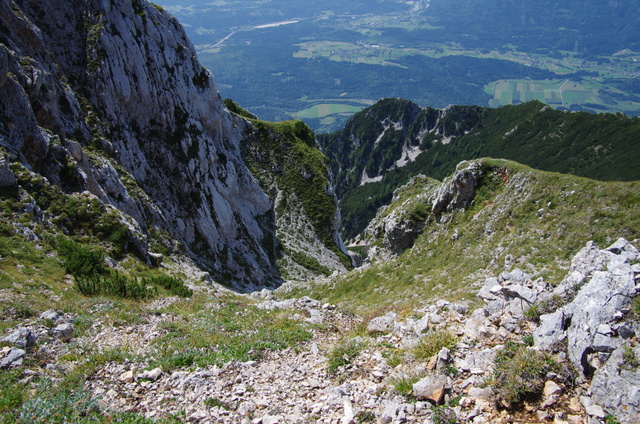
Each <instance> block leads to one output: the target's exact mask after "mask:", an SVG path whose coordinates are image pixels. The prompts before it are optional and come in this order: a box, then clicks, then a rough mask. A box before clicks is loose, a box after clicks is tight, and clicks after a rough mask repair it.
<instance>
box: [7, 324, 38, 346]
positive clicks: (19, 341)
mask: <svg viewBox="0 0 640 424" xmlns="http://www.w3.org/2000/svg"><path fill="white" fill-rule="evenodd" d="M2 341H3V342H5V343H9V344H11V345H13V346H15V347H18V348H20V349H24V350H27V351H28V350H29V349H31V348H32V347H34V346H35V345H36V335H35V334H34V333H33V332H32V331H31V330H29V329H28V328H18V329H16V330H14V331H13V332H12V333H11V334H9V335H8V336H6V337H5V338H3V339H2Z"/></svg>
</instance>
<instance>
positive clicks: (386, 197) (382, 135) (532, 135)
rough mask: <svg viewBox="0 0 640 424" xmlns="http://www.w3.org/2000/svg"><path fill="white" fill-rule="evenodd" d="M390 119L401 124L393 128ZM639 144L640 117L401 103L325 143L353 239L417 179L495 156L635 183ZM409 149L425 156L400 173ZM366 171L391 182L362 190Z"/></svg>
mask: <svg viewBox="0 0 640 424" xmlns="http://www.w3.org/2000/svg"><path fill="white" fill-rule="evenodd" d="M385 120H386V121H387V122H396V123H398V124H396V126H395V127H389V126H388V125H387V126H386V127H385V126H384V125H383V122H385ZM387 127H388V128H387ZM398 127H400V129H397V128H398ZM425 129H427V130H428V131H425ZM638 140H640V118H637V117H633V118H629V117H626V116H624V115H622V114H598V115H594V114H589V113H586V112H562V111H557V110H553V109H551V108H549V107H547V106H545V105H544V104H542V103H540V102H537V101H532V102H528V103H525V104H522V105H517V106H505V107H502V108H498V109H489V108H481V107H477V106H456V107H453V108H449V109H447V111H446V112H445V113H444V114H441V116H439V115H438V111H437V110H435V109H432V108H425V109H420V108H418V107H417V106H416V105H414V104H413V103H411V102H408V101H406V100H401V99H386V100H382V101H380V102H378V103H377V104H376V105H374V106H372V107H371V108H368V109H365V110H364V111H362V112H360V113H358V114H356V115H355V116H354V117H353V118H352V119H351V121H350V122H349V123H348V124H347V126H346V127H345V129H344V130H343V131H340V132H336V133H333V134H329V135H324V136H321V137H319V141H320V143H321V145H322V147H323V149H324V151H325V152H327V154H328V155H329V157H330V159H331V161H332V167H333V170H334V174H335V175H336V176H337V178H336V192H337V194H338V197H339V199H340V207H341V210H342V216H343V236H344V237H345V239H349V238H353V237H355V236H356V235H357V234H359V233H360V232H361V231H362V230H363V229H364V227H365V226H366V225H367V223H368V222H369V221H370V220H371V218H373V216H374V214H375V211H376V210H377V209H378V208H379V207H380V206H382V205H384V204H386V203H388V202H389V201H390V199H391V194H392V192H393V190H395V189H396V188H397V187H399V186H400V185H402V184H404V183H406V182H407V181H409V179H410V178H411V177H412V176H414V175H417V174H424V175H427V176H431V177H434V178H444V177H445V176H446V175H448V174H450V173H451V172H453V170H454V169H455V166H456V165H457V164H458V163H459V162H460V161H462V160H468V159H474V158H480V157H487V156H488V157H500V158H505V159H510V160H514V161H518V162H520V163H523V164H526V165H529V166H532V167H534V168H537V169H541V170H547V171H555V172H562V173H567V174H573V175H578V176H583V177H589V178H594V179H598V180H605V181H616V180H618V181H633V180H639V179H640V168H638V167H637V166H635V164H636V163H637V162H638V161H639V160H640V145H639V144H638ZM403 145H404V146H405V147H414V148H419V149H420V150H421V151H422V153H421V154H420V155H419V156H417V157H416V158H415V160H414V161H413V162H409V163H408V164H407V165H405V166H403V167H397V166H395V165H394V164H395V163H396V161H398V160H400V159H401V158H402V157H403V155H404V153H403ZM405 150H406V149H405ZM363 170H366V172H367V175H368V176H369V177H375V176H380V177H383V178H382V179H381V180H380V181H376V182H371V183H367V184H364V185H361V180H360V176H361V175H362V171H363Z"/></svg>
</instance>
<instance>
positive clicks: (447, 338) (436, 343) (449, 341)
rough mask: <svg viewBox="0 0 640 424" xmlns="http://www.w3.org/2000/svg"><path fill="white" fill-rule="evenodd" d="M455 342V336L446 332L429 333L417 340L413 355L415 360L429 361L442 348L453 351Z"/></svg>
mask: <svg viewBox="0 0 640 424" xmlns="http://www.w3.org/2000/svg"><path fill="white" fill-rule="evenodd" d="M456 342H457V339H456V338H455V336H454V335H453V334H451V333H449V332H448V331H431V332H429V333H427V334H425V335H424V336H422V337H421V338H420V340H418V343H417V344H416V345H415V346H414V348H413V354H414V356H415V357H416V359H422V360H425V359H429V358H431V357H432V356H433V355H435V354H437V353H438V352H440V350H441V349H442V348H443V347H446V348H447V349H453V348H454V347H455V346H456Z"/></svg>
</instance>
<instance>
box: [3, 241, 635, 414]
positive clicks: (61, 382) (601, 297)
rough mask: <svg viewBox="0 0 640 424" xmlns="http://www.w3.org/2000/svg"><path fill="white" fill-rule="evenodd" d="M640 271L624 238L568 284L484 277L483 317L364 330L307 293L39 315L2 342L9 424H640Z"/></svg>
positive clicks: (411, 313) (398, 320) (382, 318)
mask: <svg viewBox="0 0 640 424" xmlns="http://www.w3.org/2000/svg"><path fill="white" fill-rule="evenodd" d="M639 259H640V252H639V251H638V249H637V248H636V247H635V246H634V245H632V244H631V243H629V242H628V241H626V240H624V239H619V240H617V241H616V242H615V243H614V244H612V245H611V246H609V247H608V248H606V249H603V250H600V249H598V248H597V247H596V246H595V245H594V243H592V242H589V243H587V244H586V246H585V247H583V248H582V249H581V250H580V252H578V254H577V255H576V256H575V257H574V258H573V259H572V261H571V267H570V271H569V273H568V274H567V275H566V277H565V278H564V279H563V280H562V282H561V284H559V285H558V286H557V287H555V288H554V287H553V286H551V285H550V284H549V283H548V282H547V281H545V280H544V279H543V278H535V277H534V276H532V275H530V274H528V273H526V272H524V271H522V270H521V269H518V268H513V269H511V270H510V272H503V273H500V274H499V275H496V276H493V277H488V278H486V279H485V280H484V281H483V283H482V288H481V290H480V292H479V295H478V296H479V298H480V299H481V300H482V304H480V305H476V306H477V307H476V309H473V310H472V308H470V304H469V303H468V302H454V303H452V302H449V301H446V300H443V299H440V300H438V301H433V303H431V304H430V305H427V306H424V307H419V308H415V309H410V310H407V309H404V310H395V311H388V310H380V311H379V312H378V313H377V314H375V315H374V316H372V317H369V318H365V319H363V318H359V317H356V316H354V315H353V314H347V313H345V312H343V311H340V310H339V309H336V308H335V306H334V305H331V304H328V303H323V302H319V301H316V300H312V299H310V298H307V297H304V298H299V299H288V300H280V301H278V300H276V299H275V298H273V295H272V294H271V292H269V291H267V290H265V291H263V292H262V293H260V294H255V295H254V296H253V299H247V298H245V299H241V298H240V297H239V296H238V295H236V294H231V293H227V292H225V291H223V290H212V289H206V290H204V291H199V292H197V293H195V294H194V296H193V297H192V299H179V298H176V297H169V298H162V299H156V300H152V301H148V302H143V303H140V304H129V305H127V304H124V303H122V302H120V301H113V300H106V299H104V298H102V299H101V298H92V299H85V300H81V301H80V302H81V303H83V305H82V306H84V308H85V309H82V308H70V309H69V312H66V313H63V312H62V311H60V310H57V309H48V310H45V311H42V312H39V311H34V310H32V311H31V315H30V316H28V317H23V318H21V319H19V320H18V321H17V323H18V325H16V326H15V327H13V328H10V329H8V331H7V336H5V337H4V338H3V343H4V344H5V346H6V347H4V348H3V349H2V350H1V351H0V355H1V356H2V359H1V361H2V362H1V365H2V367H3V368H4V369H3V371H2V372H1V373H0V379H1V380H2V381H3V383H4V384H3V385H2V386H1V388H0V400H1V401H2V402H0V416H1V417H2V418H3V419H4V420H5V421H4V422H19V423H26V422H121V423H145V424H146V423H149V424H152V423H157V422H160V423H177V422H196V423H214V422H218V423H220V422H221V423H257V424H260V423H262V424H265V423H282V424H285V423H287V424H288V423H298V422H304V421H307V422H324V423H336V424H337V423H367V422H370V423H376V422H377V423H423V424H424V423H428V424H431V423H434V424H444V423H456V422H473V423H476V424H481V423H504V424H506V423H513V422H521V423H543V422H555V423H590V424H596V423H610V422H619V423H634V422H636V421H635V420H636V418H637V416H638V413H639V412H640V402H639V401H638V398H637V386H636V384H637V381H638V378H639V377H640V375H639V374H640V365H639V364H640V349H639V347H638V338H639V334H640V325H639V324H638V322H639V320H638V315H639V314H640V304H639V303H638V299H639V298H638V297H637V296H638V291H639V290H640V286H639V285H638V276H639V275H640V268H639V266H638V260H639ZM3 294H4V295H5V296H6V295H7V294H8V293H6V292H5V293H3ZM43 306H44V305H43ZM207 306H208V308H207ZM23 312H24V311H23ZM5 316H6V315H5ZM5 320H6V319H5ZM5 322H6V321H5ZM27 391H29V393H30V394H27ZM61 417H64V418H61ZM64 419H66V420H68V421H64Z"/></svg>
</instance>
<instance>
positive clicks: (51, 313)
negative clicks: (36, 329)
mask: <svg viewBox="0 0 640 424" xmlns="http://www.w3.org/2000/svg"><path fill="white" fill-rule="evenodd" d="M40 319H41V320H44V321H51V322H53V323H54V324H57V323H58V321H61V320H62V316H60V314H59V313H57V312H56V311H55V310H54V309H48V310H46V311H44V312H43V313H41V314H40Z"/></svg>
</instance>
